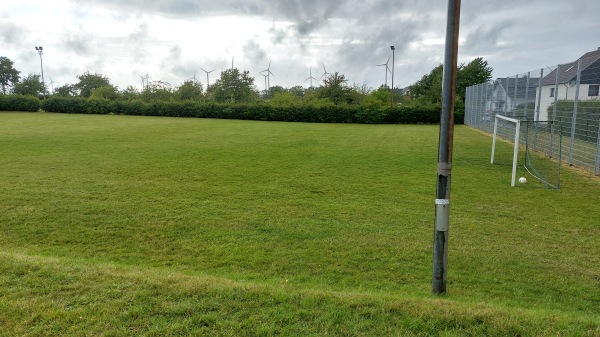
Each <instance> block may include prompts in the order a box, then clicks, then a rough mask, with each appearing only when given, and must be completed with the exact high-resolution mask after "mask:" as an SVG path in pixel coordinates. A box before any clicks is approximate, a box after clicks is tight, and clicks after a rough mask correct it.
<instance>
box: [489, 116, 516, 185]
mask: <svg viewBox="0 0 600 337" xmlns="http://www.w3.org/2000/svg"><path fill="white" fill-rule="evenodd" d="M499 119H502V120H505V121H508V122H510V123H515V140H514V141H515V147H514V153H513V164H512V178H511V181H510V186H515V181H516V176H517V158H518V156H519V130H521V121H520V120H518V119H514V118H510V117H506V116H502V115H496V117H495V119H494V136H493V138H492V159H491V162H490V163H491V164H493V163H494V152H495V151H496V135H497V132H498V120H499Z"/></svg>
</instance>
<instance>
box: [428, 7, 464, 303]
mask: <svg viewBox="0 0 600 337" xmlns="http://www.w3.org/2000/svg"><path fill="white" fill-rule="evenodd" d="M459 24H460V0H448V21H447V25H446V48H445V52H444V73H443V78H442V113H441V116H440V145H439V152H438V168H437V188H436V199H435V229H434V235H433V277H432V279H433V281H432V292H433V293H434V294H445V293H446V276H447V272H448V229H449V227H450V175H451V171H452V144H453V139H454V99H455V96H456V68H457V66H456V64H457V61H458V27H459Z"/></svg>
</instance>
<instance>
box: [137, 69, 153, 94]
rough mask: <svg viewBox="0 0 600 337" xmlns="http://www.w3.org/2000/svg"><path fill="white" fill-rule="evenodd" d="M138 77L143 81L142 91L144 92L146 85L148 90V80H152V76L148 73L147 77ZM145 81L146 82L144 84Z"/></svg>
mask: <svg viewBox="0 0 600 337" xmlns="http://www.w3.org/2000/svg"><path fill="white" fill-rule="evenodd" d="M138 76H139V77H140V78H141V79H142V91H143V90H144V85H145V86H146V89H147V88H148V79H149V78H150V76H148V73H146V76H142V75H140V74H138ZM144 80H145V82H144Z"/></svg>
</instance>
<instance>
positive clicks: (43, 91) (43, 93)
mask: <svg viewBox="0 0 600 337" xmlns="http://www.w3.org/2000/svg"><path fill="white" fill-rule="evenodd" d="M35 50H37V52H38V54H40V68H41V69H42V95H44V98H46V83H45V82H44V64H43V62H42V55H43V54H44V48H43V47H42V46H39V47H37V46H36V47H35Z"/></svg>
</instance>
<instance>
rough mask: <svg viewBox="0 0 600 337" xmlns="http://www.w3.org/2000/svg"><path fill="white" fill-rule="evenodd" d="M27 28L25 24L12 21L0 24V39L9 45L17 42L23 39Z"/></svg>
mask: <svg viewBox="0 0 600 337" xmlns="http://www.w3.org/2000/svg"><path fill="white" fill-rule="evenodd" d="M25 32H26V29H25V27H23V26H20V25H16V24H14V23H12V22H7V23H1V24H0V40H2V41H4V43H6V44H7V45H12V44H16V43H17V42H20V41H22V40H23V37H24V35H25Z"/></svg>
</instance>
